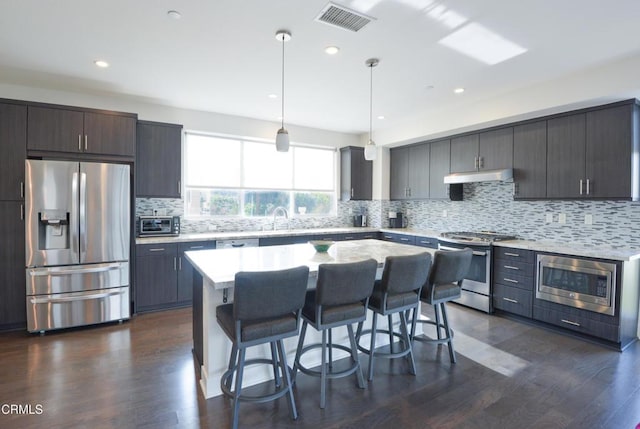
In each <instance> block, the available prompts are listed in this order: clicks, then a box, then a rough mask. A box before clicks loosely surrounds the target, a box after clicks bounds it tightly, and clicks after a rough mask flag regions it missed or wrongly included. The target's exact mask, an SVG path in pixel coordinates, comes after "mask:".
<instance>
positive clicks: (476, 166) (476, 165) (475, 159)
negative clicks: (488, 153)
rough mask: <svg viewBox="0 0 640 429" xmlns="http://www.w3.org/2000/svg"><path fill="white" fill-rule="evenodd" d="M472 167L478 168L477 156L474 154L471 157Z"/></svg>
mask: <svg viewBox="0 0 640 429" xmlns="http://www.w3.org/2000/svg"><path fill="white" fill-rule="evenodd" d="M473 168H475V169H476V170H477V169H478V157H477V156H475V157H474V158H473Z"/></svg>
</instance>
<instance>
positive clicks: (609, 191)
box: [585, 104, 637, 198]
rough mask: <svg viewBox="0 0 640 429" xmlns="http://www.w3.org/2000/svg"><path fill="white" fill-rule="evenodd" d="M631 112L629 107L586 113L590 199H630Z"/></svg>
mask: <svg viewBox="0 0 640 429" xmlns="http://www.w3.org/2000/svg"><path fill="white" fill-rule="evenodd" d="M632 109H633V105H631V104H627V105H625V106H620V107H613V108H609V109H602V110H596V111H593V112H588V113H587V138H586V174H585V180H587V181H588V182H587V183H588V185H585V194H586V196H587V197H593V198H630V197H631V162H632V154H631V150H632V140H631V139H632V114H633V110H632ZM636 156H637V154H636Z"/></svg>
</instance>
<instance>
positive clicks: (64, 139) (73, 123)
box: [27, 106, 136, 158]
mask: <svg viewBox="0 0 640 429" xmlns="http://www.w3.org/2000/svg"><path fill="white" fill-rule="evenodd" d="M27 124H28V132H27V149H28V150H30V151H41V152H67V153H73V154H78V153H83V154H95V155H114V156H122V157H127V158H134V157H135V136H136V115H134V114H129V113H117V112H97V111H89V110H82V109H78V110H75V109H73V108H64V107H41V106H29V108H28V122H27Z"/></svg>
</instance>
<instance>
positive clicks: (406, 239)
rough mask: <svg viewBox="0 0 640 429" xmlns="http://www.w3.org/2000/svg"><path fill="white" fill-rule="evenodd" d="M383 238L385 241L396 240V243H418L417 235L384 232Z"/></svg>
mask: <svg viewBox="0 0 640 429" xmlns="http://www.w3.org/2000/svg"><path fill="white" fill-rule="evenodd" d="M381 238H382V239H383V240H385V241H395V242H396V243H402V244H416V237H415V236H414V235H408V234H396V233H393V232H383V233H382V234H381Z"/></svg>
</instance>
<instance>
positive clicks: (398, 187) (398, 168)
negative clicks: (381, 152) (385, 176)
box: [389, 147, 409, 200]
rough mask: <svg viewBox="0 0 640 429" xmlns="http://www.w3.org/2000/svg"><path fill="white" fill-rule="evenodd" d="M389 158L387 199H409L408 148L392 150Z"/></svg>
mask: <svg viewBox="0 0 640 429" xmlns="http://www.w3.org/2000/svg"><path fill="white" fill-rule="evenodd" d="M389 156H390V164H389V198H390V199H392V200H406V199H407V198H408V197H409V192H408V188H409V174H408V171H409V148H408V147H399V148H393V149H391V150H390V151H389Z"/></svg>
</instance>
